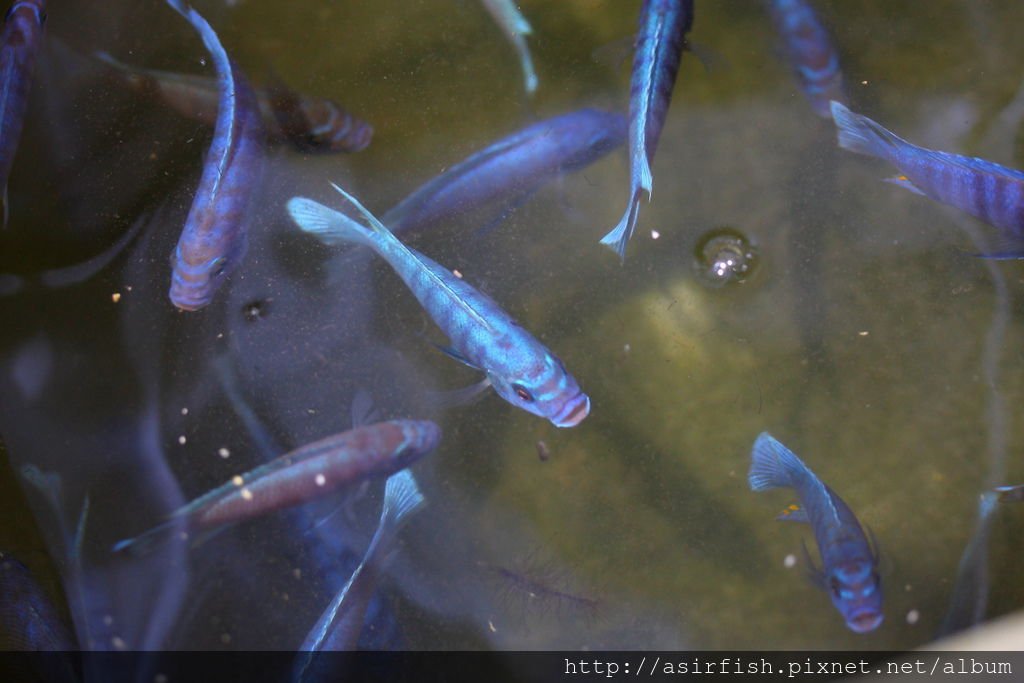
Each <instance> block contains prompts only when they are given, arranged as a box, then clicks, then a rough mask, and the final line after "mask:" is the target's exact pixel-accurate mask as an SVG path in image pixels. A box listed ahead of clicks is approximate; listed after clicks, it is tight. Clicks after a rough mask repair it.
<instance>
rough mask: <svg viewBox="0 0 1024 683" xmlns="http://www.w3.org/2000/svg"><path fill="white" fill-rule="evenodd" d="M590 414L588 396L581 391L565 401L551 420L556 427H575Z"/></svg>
mask: <svg viewBox="0 0 1024 683" xmlns="http://www.w3.org/2000/svg"><path fill="white" fill-rule="evenodd" d="M589 414H590V397H589V396H587V395H586V394H584V393H583V392H582V391H581V392H580V393H578V394H576V396H574V397H573V398H571V399H569V400H568V401H566V402H565V405H563V406H562V410H561V412H560V413H559V414H558V415H555V416H554V417H553V418H552V419H551V422H552V423H553V424H554V425H555V426H556V427H575V426H576V425H578V424H579V423H580V422H583V418H585V417H586V416H587V415H589Z"/></svg>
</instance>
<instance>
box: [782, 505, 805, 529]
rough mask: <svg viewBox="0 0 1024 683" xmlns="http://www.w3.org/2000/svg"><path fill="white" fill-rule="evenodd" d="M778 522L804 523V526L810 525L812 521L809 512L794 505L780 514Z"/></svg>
mask: <svg viewBox="0 0 1024 683" xmlns="http://www.w3.org/2000/svg"><path fill="white" fill-rule="evenodd" d="M775 520H776V521H778V522H803V523H804V524H810V523H811V519H810V517H808V516H807V510H805V509H803V508H802V507H800V506H799V505H796V504H793V505H790V506H789V507H787V508H786V509H785V510H783V511H782V512H780V513H779V516H778V517H776V518H775Z"/></svg>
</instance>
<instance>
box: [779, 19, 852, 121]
mask: <svg viewBox="0 0 1024 683" xmlns="http://www.w3.org/2000/svg"><path fill="white" fill-rule="evenodd" d="M769 9H770V11H771V15H772V21H773V22H774V23H775V29H776V30H777V31H778V33H779V35H780V36H782V41H783V43H784V44H785V46H786V53H787V55H788V57H789V61H790V63H791V64H792V66H793V70H794V72H795V73H796V77H797V80H798V81H799V82H800V88H801V90H803V92H804V95H806V96H807V99H808V100H809V101H810V103H811V106H812V107H813V108H814V112H815V113H816V114H817V115H818V116H821V117H822V118H826V119H830V118H832V112H831V109H830V108H829V102H831V101H832V100H836V101H838V102H845V101H846V95H845V92H844V91H843V72H842V70H841V69H840V67H839V54H838V53H837V52H836V49H835V46H834V45H833V44H832V39H831V37H830V36H829V34H828V31H826V30H825V27H824V26H823V25H822V23H821V20H820V19H818V15H817V14H815V12H814V8H812V7H811V5H810V4H809V3H808V2H806V0H770V3H769Z"/></svg>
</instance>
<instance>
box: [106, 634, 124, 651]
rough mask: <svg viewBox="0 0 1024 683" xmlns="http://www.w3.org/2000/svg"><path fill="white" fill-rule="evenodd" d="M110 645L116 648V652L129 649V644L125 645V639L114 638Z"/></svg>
mask: <svg viewBox="0 0 1024 683" xmlns="http://www.w3.org/2000/svg"><path fill="white" fill-rule="evenodd" d="M110 644H111V645H113V646H114V649H115V650H123V649H125V647H127V643H125V642H124V639H123V638H121V637H120V636H114V637H113V638H111V639H110Z"/></svg>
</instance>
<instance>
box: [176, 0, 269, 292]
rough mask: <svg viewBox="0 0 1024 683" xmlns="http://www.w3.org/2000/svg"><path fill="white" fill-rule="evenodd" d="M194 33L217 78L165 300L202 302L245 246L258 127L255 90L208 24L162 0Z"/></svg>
mask: <svg viewBox="0 0 1024 683" xmlns="http://www.w3.org/2000/svg"><path fill="white" fill-rule="evenodd" d="M167 3H168V4H169V5H170V6H171V7H172V8H173V9H174V10H176V11H177V12H178V13H180V14H181V15H182V16H183V17H185V19H187V20H188V22H189V23H190V24H192V26H193V27H194V28H195V29H196V31H198V32H199V35H200V36H201V37H202V39H203V43H204V44H205V45H206V49H207V50H208V51H209V53H210V56H211V57H212V58H213V63H214V66H215V67H216V69H217V78H218V80H219V81H220V105H219V108H218V111H217V125H216V127H215V128H214V132H213V142H212V143H211V144H210V150H209V151H208V152H207V154H206V161H205V163H204V165H203V175H202V178H201V179H200V181H199V188H198V189H197V190H196V196H195V199H194V200H193V201H192V208H191V209H190V210H189V212H188V218H186V219H185V228H184V230H182V232H181V237H180V238H179V239H178V245H177V247H175V249H174V256H173V258H172V262H173V264H174V270H173V272H172V273H171V289H170V292H169V295H170V298H171V302H172V303H173V304H174V305H175V306H177V307H178V308H180V309H182V310H185V311H194V310H197V309H200V308H203V307H204V306H206V305H207V304H209V303H210V301H211V300H212V299H213V296H214V294H216V292H217V289H218V288H219V287H220V286H221V284H222V283H223V282H224V278H225V277H227V275H228V274H229V273H230V272H231V271H232V270H233V269H234V268H235V267H237V266H238V264H239V263H240V262H241V260H242V257H243V256H244V255H245V250H246V246H247V238H246V230H247V227H248V226H247V220H248V217H247V215H246V214H247V213H248V209H249V204H250V200H251V198H252V196H253V195H254V191H255V189H256V186H257V185H258V184H259V179H260V176H261V175H262V170H263V137H264V134H263V128H262V126H261V125H260V114H259V107H258V105H257V103H256V95H255V94H254V93H253V91H252V88H251V87H249V84H248V82H246V80H245V77H244V76H243V75H242V73H241V71H240V70H239V69H238V67H237V66H236V65H235V63H234V62H233V61H231V58H230V57H228V53H227V52H225V50H224V47H223V46H222V45H221V43H220V39H219V38H218V37H217V34H216V33H215V32H214V30H213V28H211V27H210V25H209V24H208V23H207V22H206V19H204V18H203V17H201V16H200V15H199V13H198V12H196V11H195V10H194V9H192V8H191V7H188V6H187V5H185V4H184V3H183V2H182V1H181V0H167Z"/></svg>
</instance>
